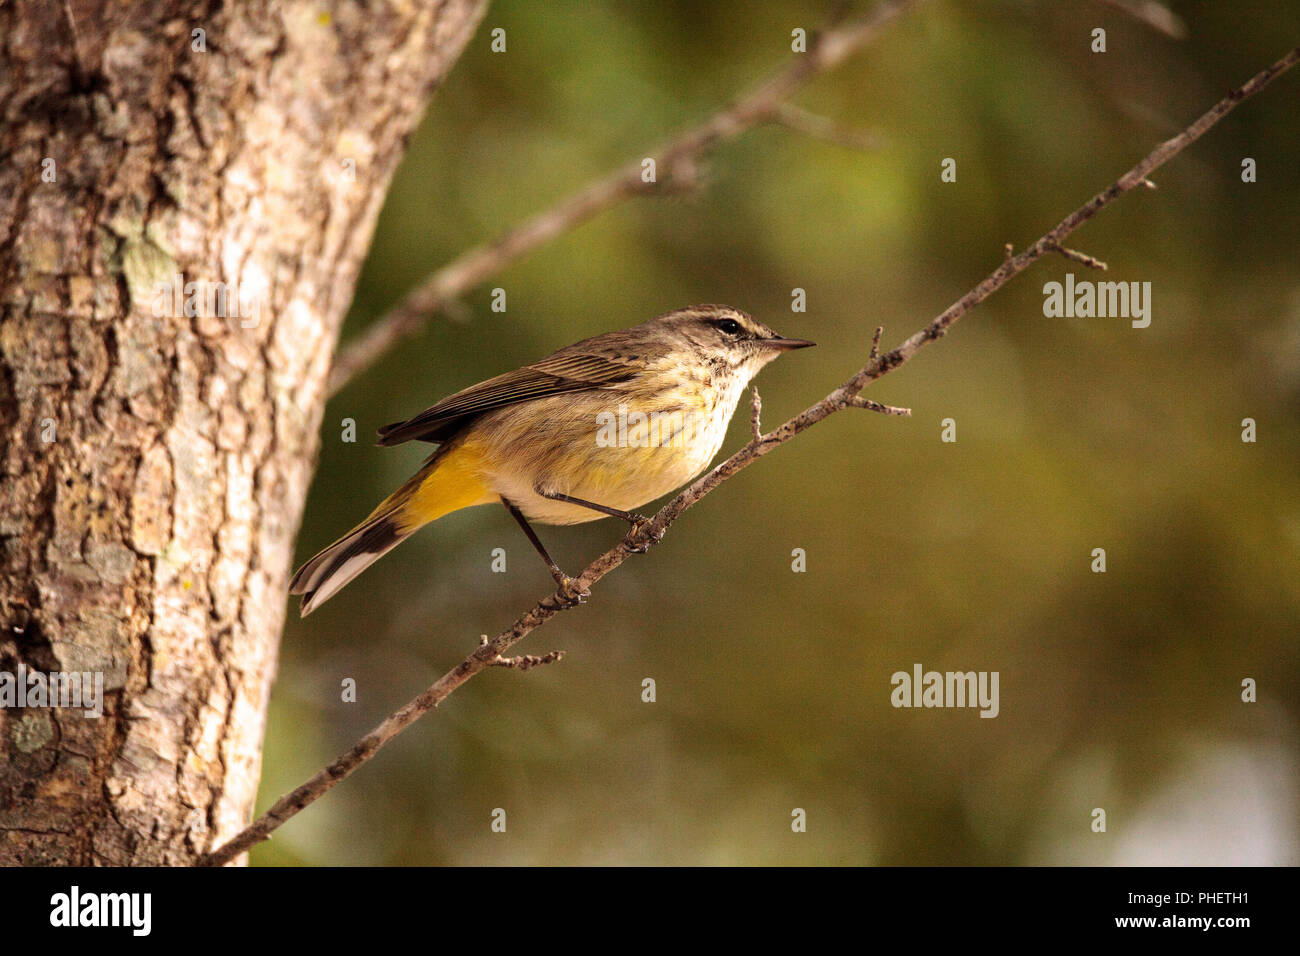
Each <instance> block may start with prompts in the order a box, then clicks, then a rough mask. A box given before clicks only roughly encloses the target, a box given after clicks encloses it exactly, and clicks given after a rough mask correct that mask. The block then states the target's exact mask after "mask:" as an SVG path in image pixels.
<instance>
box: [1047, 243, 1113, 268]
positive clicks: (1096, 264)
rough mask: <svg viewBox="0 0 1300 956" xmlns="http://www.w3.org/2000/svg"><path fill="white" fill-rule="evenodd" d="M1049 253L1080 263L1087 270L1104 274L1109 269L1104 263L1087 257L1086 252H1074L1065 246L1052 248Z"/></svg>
mask: <svg viewBox="0 0 1300 956" xmlns="http://www.w3.org/2000/svg"><path fill="white" fill-rule="evenodd" d="M1049 251H1050V252H1055V253H1056V254H1057V255H1059V256H1065V258H1067V259H1072V260H1074V261H1075V262H1082V263H1083V264H1084V265H1085V266H1087V267H1088V268H1089V269H1100V270H1101V271H1102V272H1105V271H1106V270H1107V269H1109V268H1110V266H1108V265H1106V263H1104V262H1102V261H1101V260H1100V259H1097V258H1095V257H1093V256H1090V255H1088V254H1087V253H1086V252H1075V251H1074V250H1073V249H1067V248H1065V246H1052V247H1051V248H1050V250H1049Z"/></svg>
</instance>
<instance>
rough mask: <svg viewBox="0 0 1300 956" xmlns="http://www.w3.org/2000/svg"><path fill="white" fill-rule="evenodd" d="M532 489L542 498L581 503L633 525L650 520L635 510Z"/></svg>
mask: <svg viewBox="0 0 1300 956" xmlns="http://www.w3.org/2000/svg"><path fill="white" fill-rule="evenodd" d="M533 490H534V491H536V492H537V493H538V494H539V495H541V496H542V497H543V498H550V499H551V500H552V501H567V502H568V503H569V504H571V505H581V506H582V507H584V508H590V509H591V510H592V511H599V512H600V513H601V514H604V515H609V516H610V517H611V518H622V519H623V520H624V521H626V522H627V523H628V524H630V525H632V526H633V527H635V526H636V525H639V524H645V522H647V521H649V520H650V519H649V518H647V517H646V516H645V515H639V514H637V513H636V512H635V511H621V510H619V509H618V508H611V507H609V505H598V504H596V502H594V501H587V500H586V499H585V498H575V497H573V495H562V494H560V493H559V492H558V491H543V490H542V489H541V488H534V489H533Z"/></svg>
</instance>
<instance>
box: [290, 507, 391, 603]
mask: <svg viewBox="0 0 1300 956" xmlns="http://www.w3.org/2000/svg"><path fill="white" fill-rule="evenodd" d="M397 511H398V508H393V509H391V510H389V511H387V512H384V513H382V514H375V515H371V516H370V517H369V518H367V519H366V520H365V521H363V522H362V523H361V524H359V525H357V526H356V527H355V528H353V529H352V530H351V531H349V532H348V533H347V534H345V535H344V536H343V537H341V538H339V539H338V540H337V541H335V542H334V543H333V544H331V545H330V546H329V547H328V548H326V549H325V550H324V551H322V552H320V554H318V555H316V557H314V558H312V559H311V560H310V561H308V562H307V563H306V564H304V565H303V566H302V567H301V568H299V569H298V573H297V574H295V575H294V576H293V581H292V582H290V584H289V593H290V594H301V595H302V616H303V617H306V616H307V615H308V614H310V613H311V612H312V611H314V610H315V609H316V608H317V607H319V606H320V605H321V604H322V603H323V602H325V601H327V600H329V598H331V597H332V596H334V595H335V594H336V593H338V591H339V590H340V589H341V588H342V587H343V586H344V585H345V584H347V583H348V582H349V581H351V580H352V579H353V578H355V577H356V576H357V575H358V574H360V573H361V572H362V571H364V570H365V569H366V568H368V567H370V565H372V564H374V563H375V562H376V561H378V560H379V559H380V558H382V557H383V556H384V555H386V554H387V553H388V552H389V551H392V550H393V548H395V547H397V546H398V545H399V544H401V543H402V542H403V541H405V540H406V539H407V538H408V537H410V536H411V534H412V533H413V532H414V531H415V529H414V528H412V529H411V530H410V531H406V532H405V533H403V532H402V531H400V530H399V525H398V522H397V520H396V519H397Z"/></svg>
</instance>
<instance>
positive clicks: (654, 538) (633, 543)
mask: <svg viewBox="0 0 1300 956" xmlns="http://www.w3.org/2000/svg"><path fill="white" fill-rule="evenodd" d="M632 517H633V518H635V519H636V520H635V521H634V522H633V523H632V527H631V528H629V529H628V532H627V538H626V539H624V540H625V542H626V544H627V549H628V550H629V551H631V552H632V553H633V554H645V553H646V552H647V551H649V550H650V546H651V545H652V544H658V543H659V542H660V541H662V540H663V536H664V533H663V531H652V532H650V533H648V534H647V533H646V528H648V527H649V526H650V524H651V521H650V519H649V518H647V517H645V515H633V516H632ZM638 539H643V540H638Z"/></svg>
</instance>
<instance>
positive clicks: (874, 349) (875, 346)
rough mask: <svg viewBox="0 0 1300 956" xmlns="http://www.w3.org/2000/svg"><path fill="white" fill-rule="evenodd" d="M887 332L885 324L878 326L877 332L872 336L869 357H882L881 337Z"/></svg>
mask: <svg viewBox="0 0 1300 956" xmlns="http://www.w3.org/2000/svg"><path fill="white" fill-rule="evenodd" d="M884 334H885V327H884V326H883V325H877V326H876V334H875V335H873V336H872V337H871V354H870V355H868V356H867V358H873V359H874V358H880V337H881V336H882V335H884Z"/></svg>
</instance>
